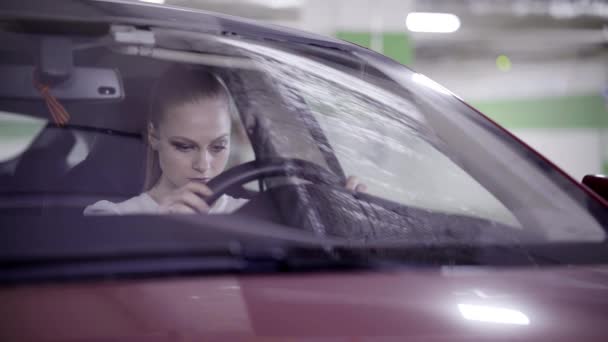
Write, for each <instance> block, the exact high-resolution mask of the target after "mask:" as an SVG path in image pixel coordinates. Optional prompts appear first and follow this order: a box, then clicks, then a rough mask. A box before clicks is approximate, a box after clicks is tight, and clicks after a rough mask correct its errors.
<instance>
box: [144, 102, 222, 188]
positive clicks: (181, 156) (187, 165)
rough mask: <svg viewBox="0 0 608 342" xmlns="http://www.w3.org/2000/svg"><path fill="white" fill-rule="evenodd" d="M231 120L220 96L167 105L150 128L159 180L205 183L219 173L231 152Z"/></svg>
mask: <svg viewBox="0 0 608 342" xmlns="http://www.w3.org/2000/svg"><path fill="white" fill-rule="evenodd" d="M230 124H231V123H230V114H229V112H228V106H227V105H226V100H225V99H223V98H211V99H200V100H197V101H194V102H188V103H184V104H181V105H178V106H175V107H172V108H169V110H168V112H166V113H164V115H163V118H162V119H161V121H160V122H159V127H153V126H151V127H150V130H149V131H150V143H151V145H152V148H153V149H154V150H156V151H157V152H158V158H159V163H160V168H161V171H162V175H161V181H164V182H165V183H166V184H168V185H169V186H171V187H174V188H178V187H181V186H183V185H185V184H186V183H188V182H191V181H195V182H201V183H207V182H208V181H209V180H210V179H212V178H213V177H215V176H217V175H218V174H220V173H221V172H222V171H223V170H224V168H225V167H226V163H227V161H228V155H229V154H230ZM162 178H164V179H162Z"/></svg>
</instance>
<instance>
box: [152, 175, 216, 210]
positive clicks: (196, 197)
mask: <svg viewBox="0 0 608 342" xmlns="http://www.w3.org/2000/svg"><path fill="white" fill-rule="evenodd" d="M212 193H213V192H212V191H211V190H210V189H209V187H207V185H205V184H203V183H198V182H190V183H188V184H186V185H184V186H182V187H181V188H178V189H175V190H173V191H171V192H170V193H169V194H167V195H166V196H165V197H163V198H162V199H161V200H160V201H159V206H160V212H161V213H165V214H206V213H208V212H209V205H208V204H207V202H205V200H204V198H205V197H208V196H211V194H212Z"/></svg>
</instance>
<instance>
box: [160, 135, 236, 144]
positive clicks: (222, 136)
mask: <svg viewBox="0 0 608 342" xmlns="http://www.w3.org/2000/svg"><path fill="white" fill-rule="evenodd" d="M228 136H229V134H228V133H226V134H222V135H220V136H219V137H217V138H215V139H213V140H211V143H214V142H217V141H218V140H222V139H226V138H228ZM169 139H170V140H173V139H179V140H185V141H187V142H188V143H191V144H195V145H198V143H197V142H196V141H194V140H192V139H190V138H186V137H182V136H180V135H175V136H171V137H169Z"/></svg>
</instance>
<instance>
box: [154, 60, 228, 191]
mask: <svg viewBox="0 0 608 342" xmlns="http://www.w3.org/2000/svg"><path fill="white" fill-rule="evenodd" d="M202 99H223V100H225V102H226V106H228V108H229V111H232V109H233V105H232V99H231V96H230V92H229V91H228V88H227V87H226V85H225V84H224V82H223V81H222V80H221V79H220V78H219V77H218V76H217V75H216V74H214V73H211V72H209V71H206V70H201V69H194V68H190V67H186V66H182V65H174V66H172V67H170V68H169V69H168V70H167V71H165V72H164V73H163V74H162V75H161V77H160V78H159V79H158V80H157V81H156V84H155V85H154V88H153V89H152V93H151V101H150V108H149V111H148V120H147V122H146V134H145V136H146V139H147V137H148V134H147V132H148V129H149V128H148V127H149V125H150V124H152V125H154V127H155V128H157V129H158V127H159V125H160V124H161V122H162V121H163V120H165V119H167V114H168V113H169V112H170V110H171V109H172V108H174V107H176V106H179V105H181V104H184V103H193V102H196V101H200V100H202ZM147 145H148V147H147V149H146V174H145V181H144V189H143V190H144V191H147V190H149V189H150V188H152V187H153V186H154V185H155V184H156V182H158V179H159V177H160V176H161V174H162V170H161V168H160V163H159V160H158V152H156V151H154V150H153V149H152V147H151V146H150V143H149V142H148V144H147Z"/></svg>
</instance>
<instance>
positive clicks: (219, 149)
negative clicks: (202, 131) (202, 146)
mask: <svg viewBox="0 0 608 342" xmlns="http://www.w3.org/2000/svg"><path fill="white" fill-rule="evenodd" d="M225 149H226V146H224V145H213V146H211V152H213V153H220V152H222V151H223V150H225Z"/></svg>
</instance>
